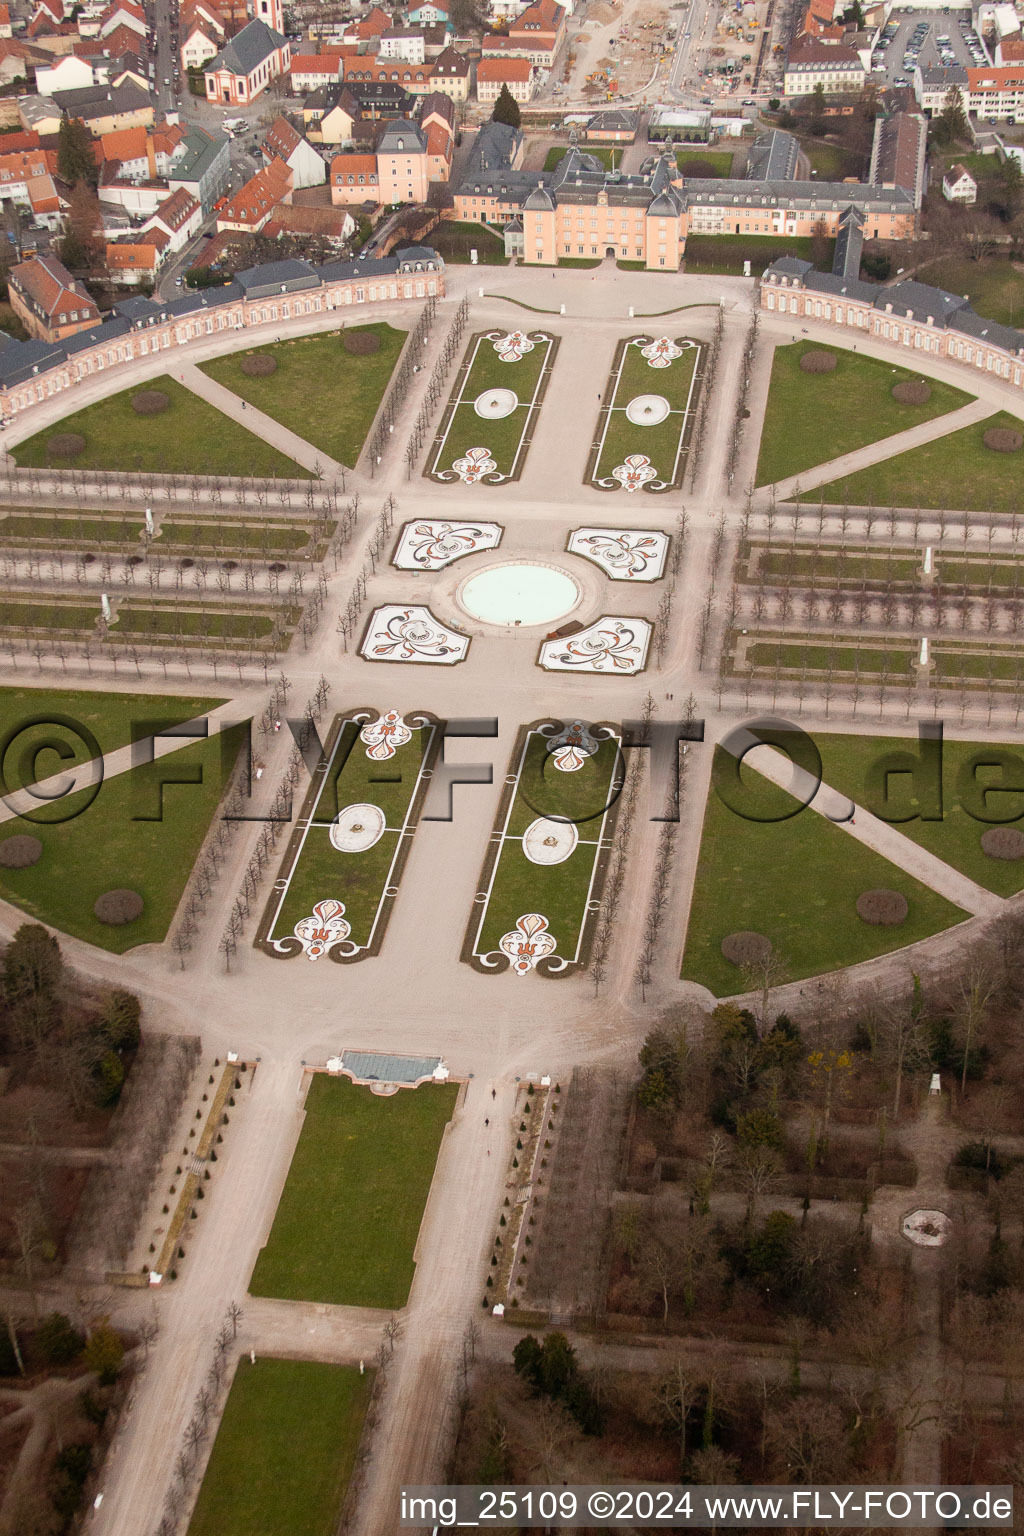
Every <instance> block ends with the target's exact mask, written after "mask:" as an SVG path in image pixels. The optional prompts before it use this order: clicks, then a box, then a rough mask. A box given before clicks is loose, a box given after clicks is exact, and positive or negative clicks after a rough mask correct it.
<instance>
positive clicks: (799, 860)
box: [682, 748, 967, 997]
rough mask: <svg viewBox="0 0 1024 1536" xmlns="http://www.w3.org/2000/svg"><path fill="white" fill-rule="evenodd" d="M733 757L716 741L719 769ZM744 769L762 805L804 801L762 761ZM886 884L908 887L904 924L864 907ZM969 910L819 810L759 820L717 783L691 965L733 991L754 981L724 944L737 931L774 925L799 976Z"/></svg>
mask: <svg viewBox="0 0 1024 1536" xmlns="http://www.w3.org/2000/svg"><path fill="white" fill-rule="evenodd" d="M723 760H724V753H723V751H722V749H721V748H716V751H715V762H714V775H715V776H717V775H718V774H719V773H720V772H721V770H722V767H723V766H724V761H723ZM742 773H743V781H744V784H745V785H747V786H749V798H748V802H747V803H748V804H749V806H750V810H751V812H752V813H753V814H757V815H769V814H775V815H778V814H782V813H784V812H785V811H786V810H787V808H789V807H792V806H793V805H794V804H795V803H796V802H795V801H794V800H793V799H792V797H791V796H789V795H787V794H786V793H785V791H784V790H781V789H778V788H776V787H775V785H773V784H770V783H769V782H768V780H767V779H765V778H763V777H762V776H761V775H760V774H758V773H757V772H755V770H753V769H752V768H749V767H747V766H744V768H743V770H742ZM829 782H831V780H829ZM876 887H884V888H885V889H887V890H894V891H900V892H901V893H902V894H903V895H904V896H905V897H906V899H907V902H908V904H909V908H910V911H909V913H908V916H907V919H906V922H904V923H903V924H902V925H901V926H900V927H898V928H881V927H873V926H871V925H870V924H868V923H864V922H862V921H861V919H860V918H859V917H858V916H857V913H856V901H857V897H858V896H859V895H861V893H862V892H863V891H867V890H872V889H874V888H876ZM966 915H967V914H966V913H964V912H962V911H961V910H960V909H959V908H958V907H955V906H954V905H953V904H952V902H949V901H946V900H945V898H944V897H942V896H939V895H937V894H936V893H935V892H934V891H932V890H929V888H928V887H927V886H924V885H921V884H920V882H919V881H917V880H914V879H913V878H912V877H911V876H910V875H907V874H904V872H903V871H902V870H901V869H899V868H897V866H896V865H895V864H890V863H889V861H888V860H887V859H883V858H882V857H881V856H880V855H879V854H876V853H874V852H872V850H871V849H869V848H866V847H865V846H864V845H863V844H862V843H860V842H858V841H857V840H856V838H852V837H850V836H849V835H848V834H847V833H846V832H844V831H843V830H842V829H841V828H840V827H837V826H834V825H833V824H832V823H831V822H829V821H827V820H826V819H825V818H824V817H823V816H819V815H817V814H816V813H815V812H814V811H807V810H805V811H801V812H800V813H799V814H798V815H796V816H791V817H790V818H789V819H788V820H786V821H778V822H763V821H750V820H747V819H746V818H745V817H744V816H740V815H738V814H737V813H736V811H734V810H730V809H729V808H728V807H727V806H726V805H725V803H724V802H723V800H722V799H721V798H720V796H719V795H718V793H717V792H716V790H715V788H714V783H712V787H711V788H710V790H709V792H708V800H707V807H706V809H705V813H704V827H703V832H702V835H701V845H700V857H699V861H698V865H697V877H696V881H695V883H694V890H693V901H692V904H691V908H690V921H689V926H688V929H687V934H686V951H685V954H684V956H683V968H682V974H683V976H684V977H685V978H686V979H687V980H689V981H698V982H701V983H702V984H703V985H704V986H706V987H708V988H710V990H711V991H712V992H713V993H714V994H715V995H716V996H717V997H725V996H728V995H729V994H732V993H736V992H742V991H745V990H746V988H747V983H746V982H745V980H744V977H743V973H742V972H741V971H740V970H738V969H737V968H736V966H734V965H732V964H731V963H730V962H729V961H728V960H726V958H725V956H724V955H723V954H722V950H721V943H722V940H723V939H724V938H725V937H726V936H727V935H728V934H730V933H737V932H740V931H743V930H746V929H751V930H753V931H754V932H755V933H762V934H764V935H765V936H766V937H767V938H769V939H770V940H771V941H772V944H773V946H774V948H775V950H776V952H777V953H778V954H780V955H781V956H782V958H783V959H784V961H785V963H786V973H787V978H788V979H789V980H791V981H797V980H800V979H802V978H803V977H805V976H815V975H818V974H820V973H822V972H824V971H833V970H840V969H842V968H843V967H845V966H849V965H856V964H857V963H858V962H860V961H862V960H869V959H871V958H872V957H873V956H875V955H882V954H887V953H889V952H890V951H891V950H894V949H900V948H902V947H903V946H904V945H906V944H912V943H914V942H915V941H916V940H918V939H923V938H926V937H927V936H928V935H929V934H932V933H937V932H939V930H940V929H943V928H948V927H949V926H951V925H952V924H953V923H957V922H960V921H961V920H962V919H963V918H965V917H966Z"/></svg>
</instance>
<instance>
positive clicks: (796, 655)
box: [747, 640, 917, 679]
mask: <svg viewBox="0 0 1024 1536" xmlns="http://www.w3.org/2000/svg"><path fill="white" fill-rule="evenodd" d="M916 656H917V652H916V651H901V650H899V649H898V648H896V647H893V648H891V649H889V650H882V649H880V648H878V647H876V646H868V645H863V646H848V645H845V646H844V645H808V644H807V643H806V642H805V641H803V640H800V641H790V642H788V643H787V642H786V641H784V640H782V641H777V640H757V641H755V642H754V644H753V645H750V646H748V647H747V660H748V661H749V662H750V664H751V666H754V667H770V668H771V669H772V671H774V670H775V668H776V666H779V667H786V668H793V669H794V670H803V669H804V668H806V669H807V670H808V671H819V672H827V671H828V670H829V668H830V667H831V668H832V670H833V671H836V672H856V671H859V672H861V673H870V674H871V675H872V676H875V675H880V674H881V673H883V672H886V673H889V674H890V675H891V676H892V677H894V678H897V679H898V678H907V677H909V674H910V664H911V662H912V661H914V660H915V659H916Z"/></svg>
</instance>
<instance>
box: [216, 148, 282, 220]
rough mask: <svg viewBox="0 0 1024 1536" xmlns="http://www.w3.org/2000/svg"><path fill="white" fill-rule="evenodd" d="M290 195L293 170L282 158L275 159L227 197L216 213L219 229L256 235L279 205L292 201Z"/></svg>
mask: <svg viewBox="0 0 1024 1536" xmlns="http://www.w3.org/2000/svg"><path fill="white" fill-rule="evenodd" d="M291 194H292V176H291V172H290V171H289V169H288V167H287V166H286V165H285V163H284V161H283V160H273V161H272V162H271V163H270V165H268V166H266V167H264V169H263V170H262V171H257V172H256V175H255V176H252V177H250V179H249V180H248V181H247V182H246V183H245V186H244V187H242V188H240V189H239V191H237V192H236V193H235V194H234V196H233V197H229V198H228V200H227V202H226V203H225V204H224V206H223V208H221V210H220V211H219V213H218V214H217V228H218V229H219V230H224V229H234V230H239V231H240V232H241V233H243V234H247V235H257V234H259V232H260V230H261V229H262V228H263V226H264V224H266V222H267V220H268V219H269V218H270V215H271V213H272V212H273V210H274V208H275V207H276V206H277V204H278V203H287V202H290V201H291Z"/></svg>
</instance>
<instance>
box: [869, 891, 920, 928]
mask: <svg viewBox="0 0 1024 1536" xmlns="http://www.w3.org/2000/svg"><path fill="white" fill-rule="evenodd" d="M909 910H910V909H909V907H908V906H907V898H906V897H905V896H901V895H900V893H899V891H884V890H878V891H864V892H863V893H862V894H861V895H860V896H858V897H857V916H858V917H859V918H860V919H861V921H862V922H864V923H871V924H873V925H874V926H875V927H876V928H898V927H899V925H900V923H902V922H905V921H906V916H907V913H908V911H909Z"/></svg>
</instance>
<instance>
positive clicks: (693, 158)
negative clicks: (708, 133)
mask: <svg viewBox="0 0 1024 1536" xmlns="http://www.w3.org/2000/svg"><path fill="white" fill-rule="evenodd" d="M732 158H733V157H732V150H721V149H709V150H707V151H706V152H703V151H701V150H699V149H677V150H676V165H677V166H678V167H679V169H680V171H681V172H682V174H683V175H684V176H692V177H694V179H696V178H697V177H700V176H711V177H718V178H719V179H722V178H725V179H728V178H729V177H730V176H731V175H732Z"/></svg>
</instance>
